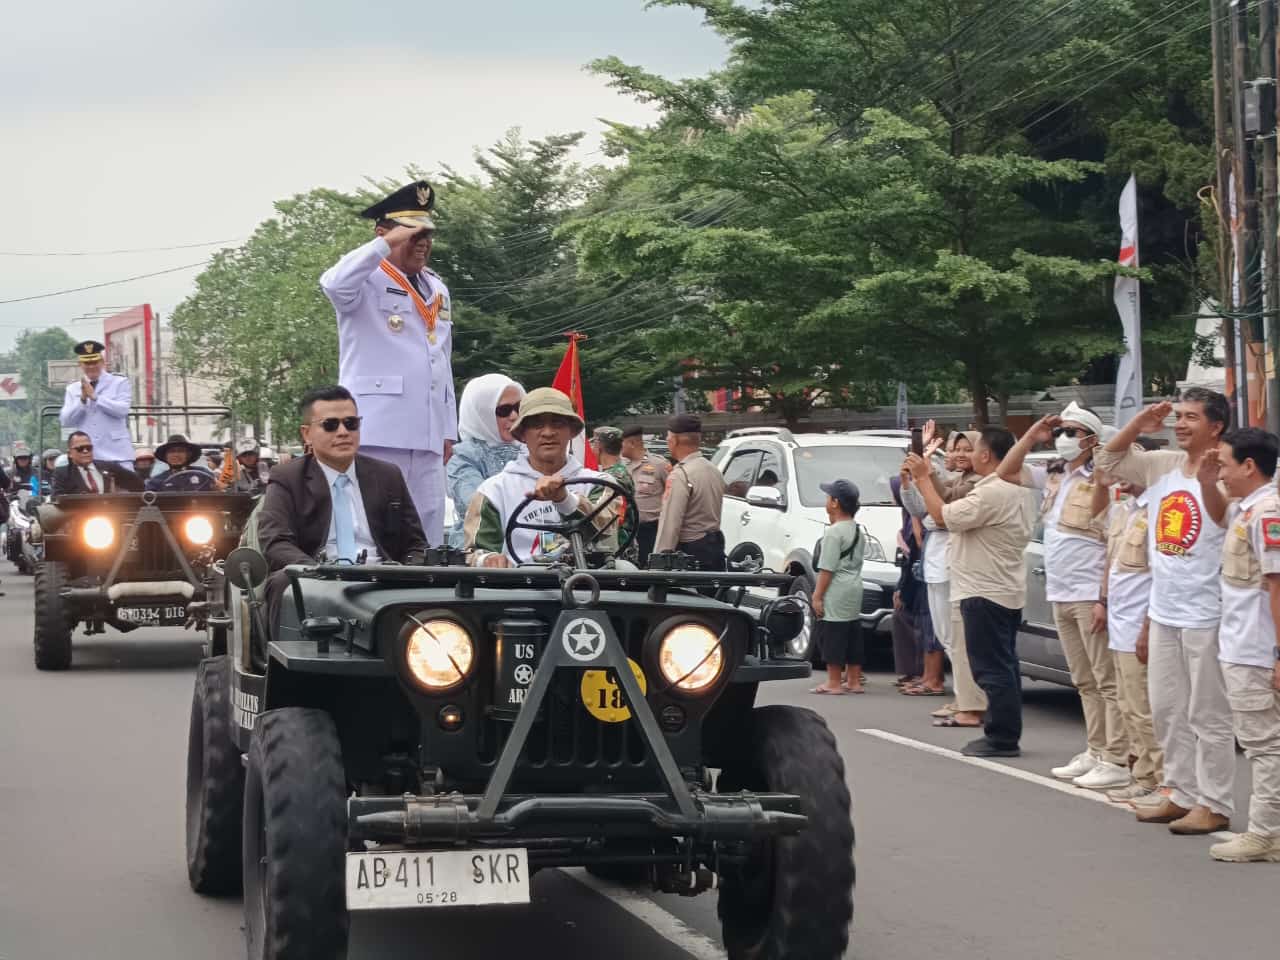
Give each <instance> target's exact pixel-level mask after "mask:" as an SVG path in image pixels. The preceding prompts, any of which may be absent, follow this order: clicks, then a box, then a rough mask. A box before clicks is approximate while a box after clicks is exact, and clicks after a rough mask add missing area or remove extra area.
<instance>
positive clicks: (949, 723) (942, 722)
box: [933, 716, 982, 729]
mask: <svg viewBox="0 0 1280 960" xmlns="http://www.w3.org/2000/svg"><path fill="white" fill-rule="evenodd" d="M933 725H934V726H935V727H965V728H967V729H973V728H976V727H981V726H982V724H981V723H961V722H960V721H959V720H957V719H956V718H955V717H953V716H952V717H939V718H938V719H937V720H935V721H933Z"/></svg>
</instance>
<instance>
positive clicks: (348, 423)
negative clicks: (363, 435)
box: [311, 417, 364, 433]
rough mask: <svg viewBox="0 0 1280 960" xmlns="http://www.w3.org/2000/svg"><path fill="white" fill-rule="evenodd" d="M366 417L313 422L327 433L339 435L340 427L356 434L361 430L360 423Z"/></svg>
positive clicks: (327, 418)
mask: <svg viewBox="0 0 1280 960" xmlns="http://www.w3.org/2000/svg"><path fill="white" fill-rule="evenodd" d="M363 419H364V417H325V418H324V419H323V420H312V421H311V422H312V423H314V424H315V425H316V426H318V427H320V429H322V430H323V431H324V432H325V433H337V432H338V427H339V426H343V427H346V428H347V429H348V430H350V431H351V432H352V433H355V432H356V431H357V430H359V429H360V421H361V420H363Z"/></svg>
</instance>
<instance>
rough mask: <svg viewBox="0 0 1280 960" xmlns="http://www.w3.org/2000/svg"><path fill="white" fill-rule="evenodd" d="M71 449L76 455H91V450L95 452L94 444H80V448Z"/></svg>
mask: <svg viewBox="0 0 1280 960" xmlns="http://www.w3.org/2000/svg"><path fill="white" fill-rule="evenodd" d="M71 449H72V451H73V452H74V453H89V452H90V451H91V450H93V444H92V443H82V444H80V446H78V447H72V448H71Z"/></svg>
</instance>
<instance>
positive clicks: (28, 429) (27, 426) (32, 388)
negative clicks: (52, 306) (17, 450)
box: [13, 327, 76, 456]
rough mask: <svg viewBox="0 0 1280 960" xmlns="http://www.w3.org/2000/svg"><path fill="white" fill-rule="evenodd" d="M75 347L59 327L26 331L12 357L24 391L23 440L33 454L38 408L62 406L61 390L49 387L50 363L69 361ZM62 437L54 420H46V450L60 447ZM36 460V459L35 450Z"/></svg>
mask: <svg viewBox="0 0 1280 960" xmlns="http://www.w3.org/2000/svg"><path fill="white" fill-rule="evenodd" d="M75 345H76V341H75V339H73V338H72V336H71V334H69V333H67V331H65V330H63V329H62V328H61V327H48V328H46V329H44V330H26V331H24V332H23V334H22V336H20V337H18V343H17V346H15V347H14V350H13V357H14V360H15V361H16V364H17V370H18V373H19V374H20V375H21V377H22V385H23V386H24V387H25V388H26V390H27V414H26V417H25V420H24V422H23V424H22V430H23V433H24V434H25V436H24V437H23V439H25V440H26V441H27V442H28V443H29V444H31V448H32V450H36V445H37V444H38V443H40V435H41V434H40V408H41V407H45V406H59V407H60V406H62V396H63V391H62V388H61V387H51V386H49V361H50V360H69V359H71V358H72V357H74V356H75V354H74V353H73V352H72V348H73V347H74V346H75ZM61 437H62V433H61V428H60V427H59V425H58V421H57V419H56V418H50V419H48V420H46V421H45V422H44V445H45V447H51V446H52V447H60V446H61V445H62V443H61ZM36 456H39V451H38V450H37V451H36Z"/></svg>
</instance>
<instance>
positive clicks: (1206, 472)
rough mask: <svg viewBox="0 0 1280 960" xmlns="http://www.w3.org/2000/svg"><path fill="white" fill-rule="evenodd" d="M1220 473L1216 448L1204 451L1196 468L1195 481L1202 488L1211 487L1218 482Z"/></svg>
mask: <svg viewBox="0 0 1280 960" xmlns="http://www.w3.org/2000/svg"><path fill="white" fill-rule="evenodd" d="M1221 473H1222V462H1221V461H1220V460H1219V459H1218V448H1217V447H1213V448H1211V449H1209V450H1206V451H1205V452H1204V453H1203V454H1202V455H1201V456H1200V465H1199V466H1197V467H1196V479H1197V480H1199V481H1200V485H1201V486H1202V487H1208V486H1212V485H1213V484H1215V483H1217V482H1218V477H1219V475H1220V474H1221Z"/></svg>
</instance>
